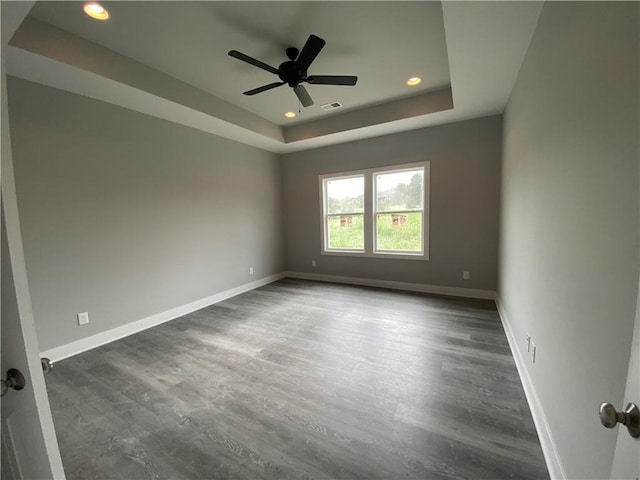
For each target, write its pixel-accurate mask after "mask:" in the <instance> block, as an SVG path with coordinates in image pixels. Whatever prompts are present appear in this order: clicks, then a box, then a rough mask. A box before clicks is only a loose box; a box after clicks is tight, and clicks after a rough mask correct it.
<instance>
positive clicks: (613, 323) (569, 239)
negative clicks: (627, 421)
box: [498, 2, 639, 479]
mask: <svg viewBox="0 0 640 480" xmlns="http://www.w3.org/2000/svg"><path fill="white" fill-rule="evenodd" d="M638 6H639V5H638V3H635V2H629V3H610V2H602V3H600V2H597V3H596V2H584V3H583V2H580V3H578V2H567V3H564V2H547V3H546V4H545V6H544V8H543V10H542V14H541V16H540V19H539V22H538V27H537V30H536V32H535V35H534V37H533V39H532V42H531V45H530V47H529V51H528V53H527V56H526V58H525V61H524V63H523V66H522V68H521V71H520V74H519V77H518V80H517V82H516V86H515V89H514V91H513V93H512V96H511V98H510V100H509V103H508V106H507V109H506V112H505V117H504V148H503V152H504V159H503V168H502V170H503V184H502V217H501V236H500V284H499V289H498V290H499V296H500V298H501V300H502V302H503V304H504V307H505V310H506V312H507V318H508V320H509V322H510V324H511V326H512V328H513V331H514V334H515V338H516V340H517V342H518V343H519V348H520V349H521V350H524V351H525V352H526V346H525V344H524V342H525V338H526V335H527V333H530V334H531V335H532V337H533V340H534V342H535V343H536V344H537V347H538V348H537V353H538V355H537V360H536V363H535V364H532V363H530V362H528V363H527V369H528V371H529V374H530V376H531V378H532V382H533V386H534V388H535V390H536V391H537V393H538V395H539V397H540V401H541V404H542V407H543V409H544V412H545V414H546V416H547V418H548V420H549V426H550V428H551V433H552V435H553V438H554V439H555V441H556V443H557V448H558V452H559V453H560V456H561V458H562V461H563V463H564V468H565V470H566V474H567V475H568V477H569V478H598V479H602V478H608V476H609V469H610V466H611V460H612V458H613V449H614V445H615V439H616V432H615V431H608V430H605V429H603V428H602V427H601V426H600V424H599V420H598V406H599V404H600V403H601V402H604V401H609V402H612V403H614V405H616V406H618V407H620V406H622V400H623V399H622V396H623V390H624V383H625V378H626V374H625V372H626V369H627V362H628V358H629V351H630V345H631V336H632V332H633V321H634V311H635V300H636V295H637V288H638V260H639V259H638V251H639V245H638V242H639V239H638V236H639V225H638V215H639V212H638V202H639V199H638V186H639V185H638V183H639V182H638V175H639V172H638V165H639V162H638V159H639V156H638V155H639V152H638V127H639V125H638V108H639V105H638V85H639V78H638V67H639V65H638Z"/></svg>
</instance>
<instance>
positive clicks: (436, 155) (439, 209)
mask: <svg viewBox="0 0 640 480" xmlns="http://www.w3.org/2000/svg"><path fill="white" fill-rule="evenodd" d="M501 132H502V117H501V116H493V117H487V118H482V119H478V120H470V121H466V122H460V123H455V124H450V125H443V126H438V127H432V128H426V129H421V130H413V131H409V132H404V133H399V134H394V135H389V136H384V137H377V138H372V139H367V140H361V141H357V142H353V143H348V144H342V145H335V146H330V147H325V148H319V149H316V150H311V151H304V152H298V153H291V154H286V155H283V161H282V187H283V201H284V218H285V246H286V253H285V255H286V265H287V269H288V270H290V271H296V272H307V273H319V274H328V275H344V276H350V277H362V278H370V279H382V280H393V281H399V282H412V283H422V284H433V285H443V286H451V287H466V288H477V289H486V290H495V288H496V282H497V280H496V278H497V267H496V265H497V250H498V220H499V213H498V209H499V190H500V157H501ZM422 160H430V161H431V196H430V197H431V223H430V228H431V235H430V236H431V239H430V240H431V241H430V247H429V257H430V260H428V261H418V260H398V259H395V260H394V259H389V258H385V259H377V258H354V257H344V256H340V257H337V256H328V255H322V256H321V255H320V250H321V238H320V236H321V234H320V196H319V192H318V189H319V186H318V176H319V175H321V174H325V173H335V172H346V171H350V170H358V169H363V168H370V167H378V166H386V165H395V164H402V163H410V162H417V161H422ZM313 259H315V260H316V261H317V267H316V268H312V267H311V260H313ZM463 270H468V271H470V272H471V278H470V280H466V281H465V280H462V271H463Z"/></svg>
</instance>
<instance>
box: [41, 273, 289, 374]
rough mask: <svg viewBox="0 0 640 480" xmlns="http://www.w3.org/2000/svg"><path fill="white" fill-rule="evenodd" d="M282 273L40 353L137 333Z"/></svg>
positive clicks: (55, 355) (52, 354)
mask: <svg viewBox="0 0 640 480" xmlns="http://www.w3.org/2000/svg"><path fill="white" fill-rule="evenodd" d="M284 277H285V275H284V273H278V274H276V275H270V276H268V277H263V278H260V279H259V280H255V281H253V282H250V283H245V284H244V285H240V286H238V287H234V288H231V289H229V290H225V291H223V292H220V293H216V294H215V295H211V296H210V297H206V298H202V299H200V300H196V301H195V302H191V303H188V304H186V305H182V306H180V307H176V308H172V309H171V310H167V311H165V312H161V313H158V314H155V315H151V316H150V317H146V318H143V319H141V320H136V321H134V322H131V323H128V324H126V325H122V326H120V327H116V328H112V329H111V330H107V331H105V332H101V333H97V334H95V335H91V336H90V337H86V338H82V339H80V340H76V341H75V342H71V343H67V344H66V345H62V346H60V347H55V348H52V349H50V350H46V351H44V352H42V353H41V354H40V356H42V357H47V358H49V359H51V360H52V361H53V362H57V361H60V360H63V359H65V358H69V357H72V356H74V355H77V354H79V353H82V352H86V351H87V350H91V349H93V348H96V347H99V346H101V345H105V344H107V343H111V342H113V341H115V340H119V339H121V338H124V337H128V336H129V335H133V334H134V333H138V332H141V331H143V330H146V329H148V328H151V327H155V326H156V325H160V324H161V323H165V322H168V321H169V320H174V319H176V318H179V317H181V316H183V315H187V314H188V313H191V312H195V311H196V310H200V309H201V308H205V307H208V306H209V305H213V304H215V303H218V302H221V301H223V300H226V299H227V298H231V297H235V296H236V295H240V294H241V293H245V292H248V291H250V290H254V289H256V288H258V287H262V286H263V285H267V284H269V283H272V282H275V281H277V280H280V279H282V278H284Z"/></svg>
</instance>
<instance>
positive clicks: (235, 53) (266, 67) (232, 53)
mask: <svg viewBox="0 0 640 480" xmlns="http://www.w3.org/2000/svg"><path fill="white" fill-rule="evenodd" d="M229 56H231V57H234V58H237V59H238V60H242V61H243V62H247V63H250V64H251V65H254V66H256V67H258V68H261V69H263V70H266V71H267V72H271V73H275V74H276V75H278V74H279V73H280V72H279V71H278V69H277V68H273V67H272V66H271V65H267V64H266V63H264V62H261V61H260V60H256V59H255V58H251V57H250V56H249V55H245V54H244V53H240V52H238V51H237V50H231V51H230V52H229Z"/></svg>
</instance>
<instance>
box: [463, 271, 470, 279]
mask: <svg viewBox="0 0 640 480" xmlns="http://www.w3.org/2000/svg"><path fill="white" fill-rule="evenodd" d="M462 279H463V280H469V272H468V271H466V270H465V271H464V272H462Z"/></svg>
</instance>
